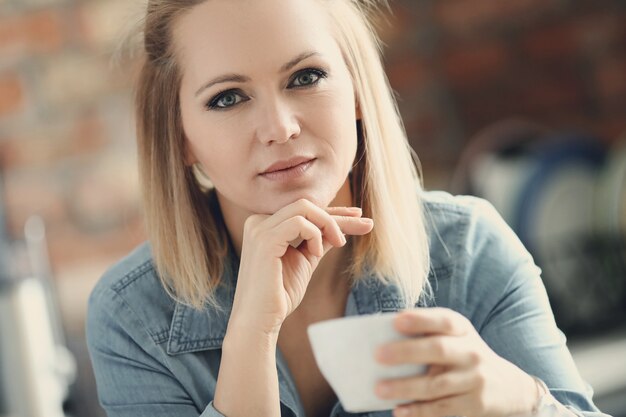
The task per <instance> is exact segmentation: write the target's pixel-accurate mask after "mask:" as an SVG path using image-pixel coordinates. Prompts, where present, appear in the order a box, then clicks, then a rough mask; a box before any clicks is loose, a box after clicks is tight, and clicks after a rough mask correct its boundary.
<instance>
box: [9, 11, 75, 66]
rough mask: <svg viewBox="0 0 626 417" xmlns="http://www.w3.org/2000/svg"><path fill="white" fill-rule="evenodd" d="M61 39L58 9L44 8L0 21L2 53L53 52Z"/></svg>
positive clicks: (60, 20)
mask: <svg viewBox="0 0 626 417" xmlns="http://www.w3.org/2000/svg"><path fill="white" fill-rule="evenodd" d="M63 41H64V36H63V19H62V17H61V15H60V13H59V12H58V11H54V10H44V11H40V12H36V13H32V14H27V15H23V16H18V17H6V18H4V19H2V21H0V51H2V52H3V53H4V54H17V55H20V56H21V55H27V54H31V53H47V52H53V51H57V50H59V49H60V47H61V46H62V44H63Z"/></svg>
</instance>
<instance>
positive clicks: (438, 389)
mask: <svg viewBox="0 0 626 417" xmlns="http://www.w3.org/2000/svg"><path fill="white" fill-rule="evenodd" d="M475 379H476V378H475V374H473V373H470V372H468V371H462V372H445V373H442V374H438V375H432V376H431V375H421V376H414V377H406V378H397V379H389V380H382V381H380V382H379V383H378V384H377V385H376V389H375V393H376V395H378V396H379V397H380V398H384V399H406V400H412V401H434V400H438V399H441V398H445V397H449V396H451V395H460V394H464V393H467V392H469V391H471V390H472V388H473V387H474V385H475Z"/></svg>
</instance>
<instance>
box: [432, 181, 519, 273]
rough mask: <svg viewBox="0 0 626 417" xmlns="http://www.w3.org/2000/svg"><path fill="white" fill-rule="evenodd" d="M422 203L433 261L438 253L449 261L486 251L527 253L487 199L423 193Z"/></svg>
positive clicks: (438, 256) (440, 192) (434, 192)
mask: <svg viewBox="0 0 626 417" xmlns="http://www.w3.org/2000/svg"><path fill="white" fill-rule="evenodd" d="M422 204H423V207H424V217H425V223H426V229H427V233H428V236H429V240H430V246H431V255H433V256H434V257H435V259H433V260H434V261H437V260H438V258H440V257H441V254H440V253H441V252H445V253H446V254H447V253H450V258H456V259H457V260H459V259H463V258H466V257H474V256H476V254H477V253H480V252H484V251H485V250H486V249H489V250H491V251H493V250H495V251H498V252H499V251H503V252H511V254H525V253H527V251H526V249H525V248H524V245H523V244H522V243H521V241H520V240H519V238H518V237H517V235H516V234H515V232H513V230H512V229H511V228H510V227H509V225H508V224H506V222H505V221H504V219H503V218H502V216H500V214H499V213H498V211H497V210H496V209H495V208H494V206H493V205H492V204H491V203H490V202H488V201H487V200H484V199H482V198H479V197H474V196H469V195H451V194H449V193H447V192H444V191H425V192H423V193H422ZM503 254H504V253H503ZM452 260H453V259H449V261H452Z"/></svg>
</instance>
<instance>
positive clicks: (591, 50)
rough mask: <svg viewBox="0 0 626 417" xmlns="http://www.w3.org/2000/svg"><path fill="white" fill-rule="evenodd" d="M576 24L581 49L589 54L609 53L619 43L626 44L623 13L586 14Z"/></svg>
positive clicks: (625, 27)
mask: <svg viewBox="0 0 626 417" xmlns="http://www.w3.org/2000/svg"><path fill="white" fill-rule="evenodd" d="M576 25H577V31H578V33H577V37H578V42H579V43H580V46H581V49H582V50H583V51H585V52H586V53H587V54H588V55H590V56H598V55H601V54H606V53H610V52H611V51H612V50H613V49H616V48H618V47H619V46H620V44H622V45H626V25H624V16H623V15H621V16H620V15H617V14H608V13H603V14H596V15H592V16H586V17H584V18H583V19H581V20H580V21H577V22H576Z"/></svg>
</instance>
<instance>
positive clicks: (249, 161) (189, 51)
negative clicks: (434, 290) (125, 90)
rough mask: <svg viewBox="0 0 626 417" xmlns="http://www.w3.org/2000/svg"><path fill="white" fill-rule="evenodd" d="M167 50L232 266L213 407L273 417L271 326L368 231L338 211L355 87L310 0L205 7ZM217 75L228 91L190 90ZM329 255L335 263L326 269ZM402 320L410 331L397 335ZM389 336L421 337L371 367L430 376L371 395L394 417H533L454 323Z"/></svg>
mask: <svg viewBox="0 0 626 417" xmlns="http://www.w3.org/2000/svg"><path fill="white" fill-rule="evenodd" d="M174 39H175V45H176V52H177V58H178V61H179V64H180V67H181V68H182V85H181V90H180V103H181V111H182V120H183V127H184V132H185V141H186V142H185V143H186V147H187V154H186V163H187V164H195V163H198V164H200V166H201V168H202V169H203V170H204V172H205V173H206V174H207V175H208V177H209V178H210V179H211V181H212V182H213V184H214V185H215V187H216V190H217V194H218V199H219V203H220V207H221V209H222V212H223V214H224V218H225V222H226V226H227V229H228V231H229V233H230V236H231V239H232V240H233V243H234V246H235V247H236V249H237V251H238V252H239V253H240V259H241V263H240V271H239V275H238V282H237V289H236V292H235V300H234V304H233V311H232V314H231V319H230V322H229V332H228V333H227V336H226V338H225V344H224V357H223V361H222V364H221V368H220V373H219V377H218V383H217V388H216V394H215V400H214V404H215V407H216V408H217V409H218V410H220V411H221V412H222V413H224V414H225V415H229V416H238V415H242V416H243V415H246V416H250V415H264V416H270V415H273V416H278V415H279V414H280V409H279V405H278V404H279V401H278V389H277V377H276V369H275V362H274V352H275V349H276V343H277V338H278V333H279V331H280V328H281V326H282V324H283V323H284V322H285V320H286V319H287V318H288V317H289V316H291V315H292V314H293V316H292V317H295V316H296V314H294V311H296V309H297V308H298V307H299V306H300V305H303V306H306V305H307V299H309V298H310V297H315V299H316V300H320V299H322V300H323V299H324V297H328V298H327V299H328V300H330V299H331V297H333V294H334V291H333V290H334V289H335V288H336V287H337V285H339V283H338V282H337V281H338V280H337V279H336V278H337V277H336V276H334V275H333V274H332V273H331V271H335V270H336V266H337V264H338V262H340V261H341V258H342V255H343V252H341V251H342V250H343V247H344V245H345V243H346V239H345V238H344V235H348V236H349V235H363V234H366V233H369V232H370V231H371V230H372V228H373V227H374V225H373V222H372V221H371V219H362V218H361V212H360V210H359V209H358V208H349V207H346V206H349V205H350V202H351V201H352V199H351V194H350V188H349V186H348V182H347V177H348V173H349V170H350V169H351V167H352V164H353V163H354V158H355V154H356V148H357V134H356V120H357V119H358V118H359V117H360V115H359V110H358V106H357V104H356V99H355V93H354V87H353V84H352V81H351V78H350V74H349V72H348V69H347V67H346V65H345V62H344V61H343V59H342V56H341V52H340V50H339V48H338V46H337V43H336V42H335V40H334V39H333V37H332V35H331V30H330V28H329V24H328V19H327V16H326V14H325V12H324V10H323V9H322V7H321V6H320V5H319V4H318V3H317V2H315V1H312V0H290V1H289V2H285V1H282V0H210V1H206V2H204V3H202V4H200V5H198V6H196V7H194V8H193V9H192V10H191V11H190V12H188V13H186V14H185V15H184V16H182V17H181V18H180V19H179V21H178V22H177V24H176V25H175V28H174ZM311 53H312V54H313V55H311V56H308V55H309V54H311ZM302 54H306V55H307V57H306V58H304V59H302V60H299V61H297V62H294V61H293V60H294V58H297V57H300V58H302V57H303V55H302ZM290 62H291V63H292V64H293V66H292V67H290V68H289V69H285V68H283V67H284V66H285V65H286V64H287V63H290ZM311 69H313V70H311ZM228 74H231V75H232V74H238V79H231V80H230V81H227V82H223V83H218V84H215V85H211V86H209V87H207V88H204V89H202V87H203V86H205V85H206V84H207V82H209V81H211V80H215V79H216V78H217V77H222V76H224V75H228ZM321 74H323V75H321ZM231 78H232V77H231ZM199 89H200V90H201V91H200V92H199V93H196V92H197V91H198V90H199ZM225 91H227V92H225ZM220 93H221V95H220ZM207 104H208V105H209V106H213V107H209V108H207ZM216 106H217V107H220V106H221V107H226V108H224V109H219V108H216ZM296 155H305V156H309V157H314V158H316V159H315V161H314V163H313V165H311V167H310V168H309V170H308V171H307V172H306V173H305V175H303V176H301V177H299V178H298V179H297V180H292V181H289V182H273V181H269V180H268V179H267V178H264V177H263V176H261V175H259V174H260V173H262V172H263V171H264V170H265V169H266V168H267V167H269V165H271V164H273V163H274V162H276V161H278V160H284V159H288V158H291V157H293V156H296ZM294 242H296V243H294ZM300 242H302V243H300ZM332 248H338V249H336V251H335V252H334V253H335V255H337V256H334V257H326V256H325V255H326V254H327V253H328V252H329V251H330V250H331V249H332ZM337 293H339V292H337ZM312 294H313V295H312ZM320 295H321V296H320ZM318 305H319V304H318ZM303 316H306V315H303ZM404 318H406V319H409V320H408V324H406V325H401V320H402V319H404ZM296 323H299V324H300V323H301V322H299V321H296ZM301 324H305V323H304V322H302V323H301ZM396 324H397V326H398V330H399V331H402V332H404V333H406V334H409V335H418V334H426V337H415V338H412V339H410V340H408V341H405V342H402V343H396V344H393V345H390V346H387V347H388V348H389V350H388V351H387V354H386V355H382V352H381V355H379V356H378V360H380V361H382V362H383V363H388V364H394V363H418V364H431V365H432V366H431V367H430V371H429V373H428V374H427V375H425V376H419V377H415V378H406V379H403V380H395V381H386V382H387V384H386V385H383V384H381V385H380V386H379V387H378V388H379V389H378V390H377V394H378V395H380V396H383V397H387V398H394V397H398V398H411V399H414V400H415V403H414V404H412V405H410V406H408V407H402V408H398V409H396V410H395V413H396V415H413V416H443V415H464V416H468V417H470V416H479V415H480V416H505V415H511V414H514V413H520V412H528V411H530V410H531V408H532V406H533V404H534V402H535V401H536V398H537V390H536V386H535V383H534V381H533V380H532V378H531V377H530V376H528V375H527V374H525V373H524V372H523V371H521V370H520V369H519V368H517V367H515V366H514V365H513V364H511V363H509V362H507V361H505V360H504V359H502V358H500V357H499V356H498V355H496V354H495V353H494V352H493V351H492V350H491V349H490V348H489V347H488V346H487V345H486V344H485V343H484V342H483V341H482V339H481V338H480V336H479V335H478V334H477V332H476V330H475V329H474V328H473V327H472V326H471V324H470V323H469V321H467V320H466V319H465V318H464V317H462V316H461V315H459V314H457V313H455V312H454V311H451V310H447V309H425V310H420V309H416V310H411V311H406V312H403V313H402V314H401V315H400V316H399V317H398V322H397V323H396ZM235 331H237V333H235ZM237 334H244V335H245V340H244V339H242V337H237V336H236V335H237ZM249 346H264V347H265V348H264V349H262V350H261V351H259V350H255V351H254V352H251V351H250V349H249ZM385 386H386V387H387V388H388V390H387V391H384V390H383V389H382V388H384V387H385ZM242 390H243V391H244V392H247V393H249V394H247V401H245V402H242V401H240V398H237V396H236V393H237V392H242ZM402 410H406V411H407V412H408V414H400V412H401V411H402Z"/></svg>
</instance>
